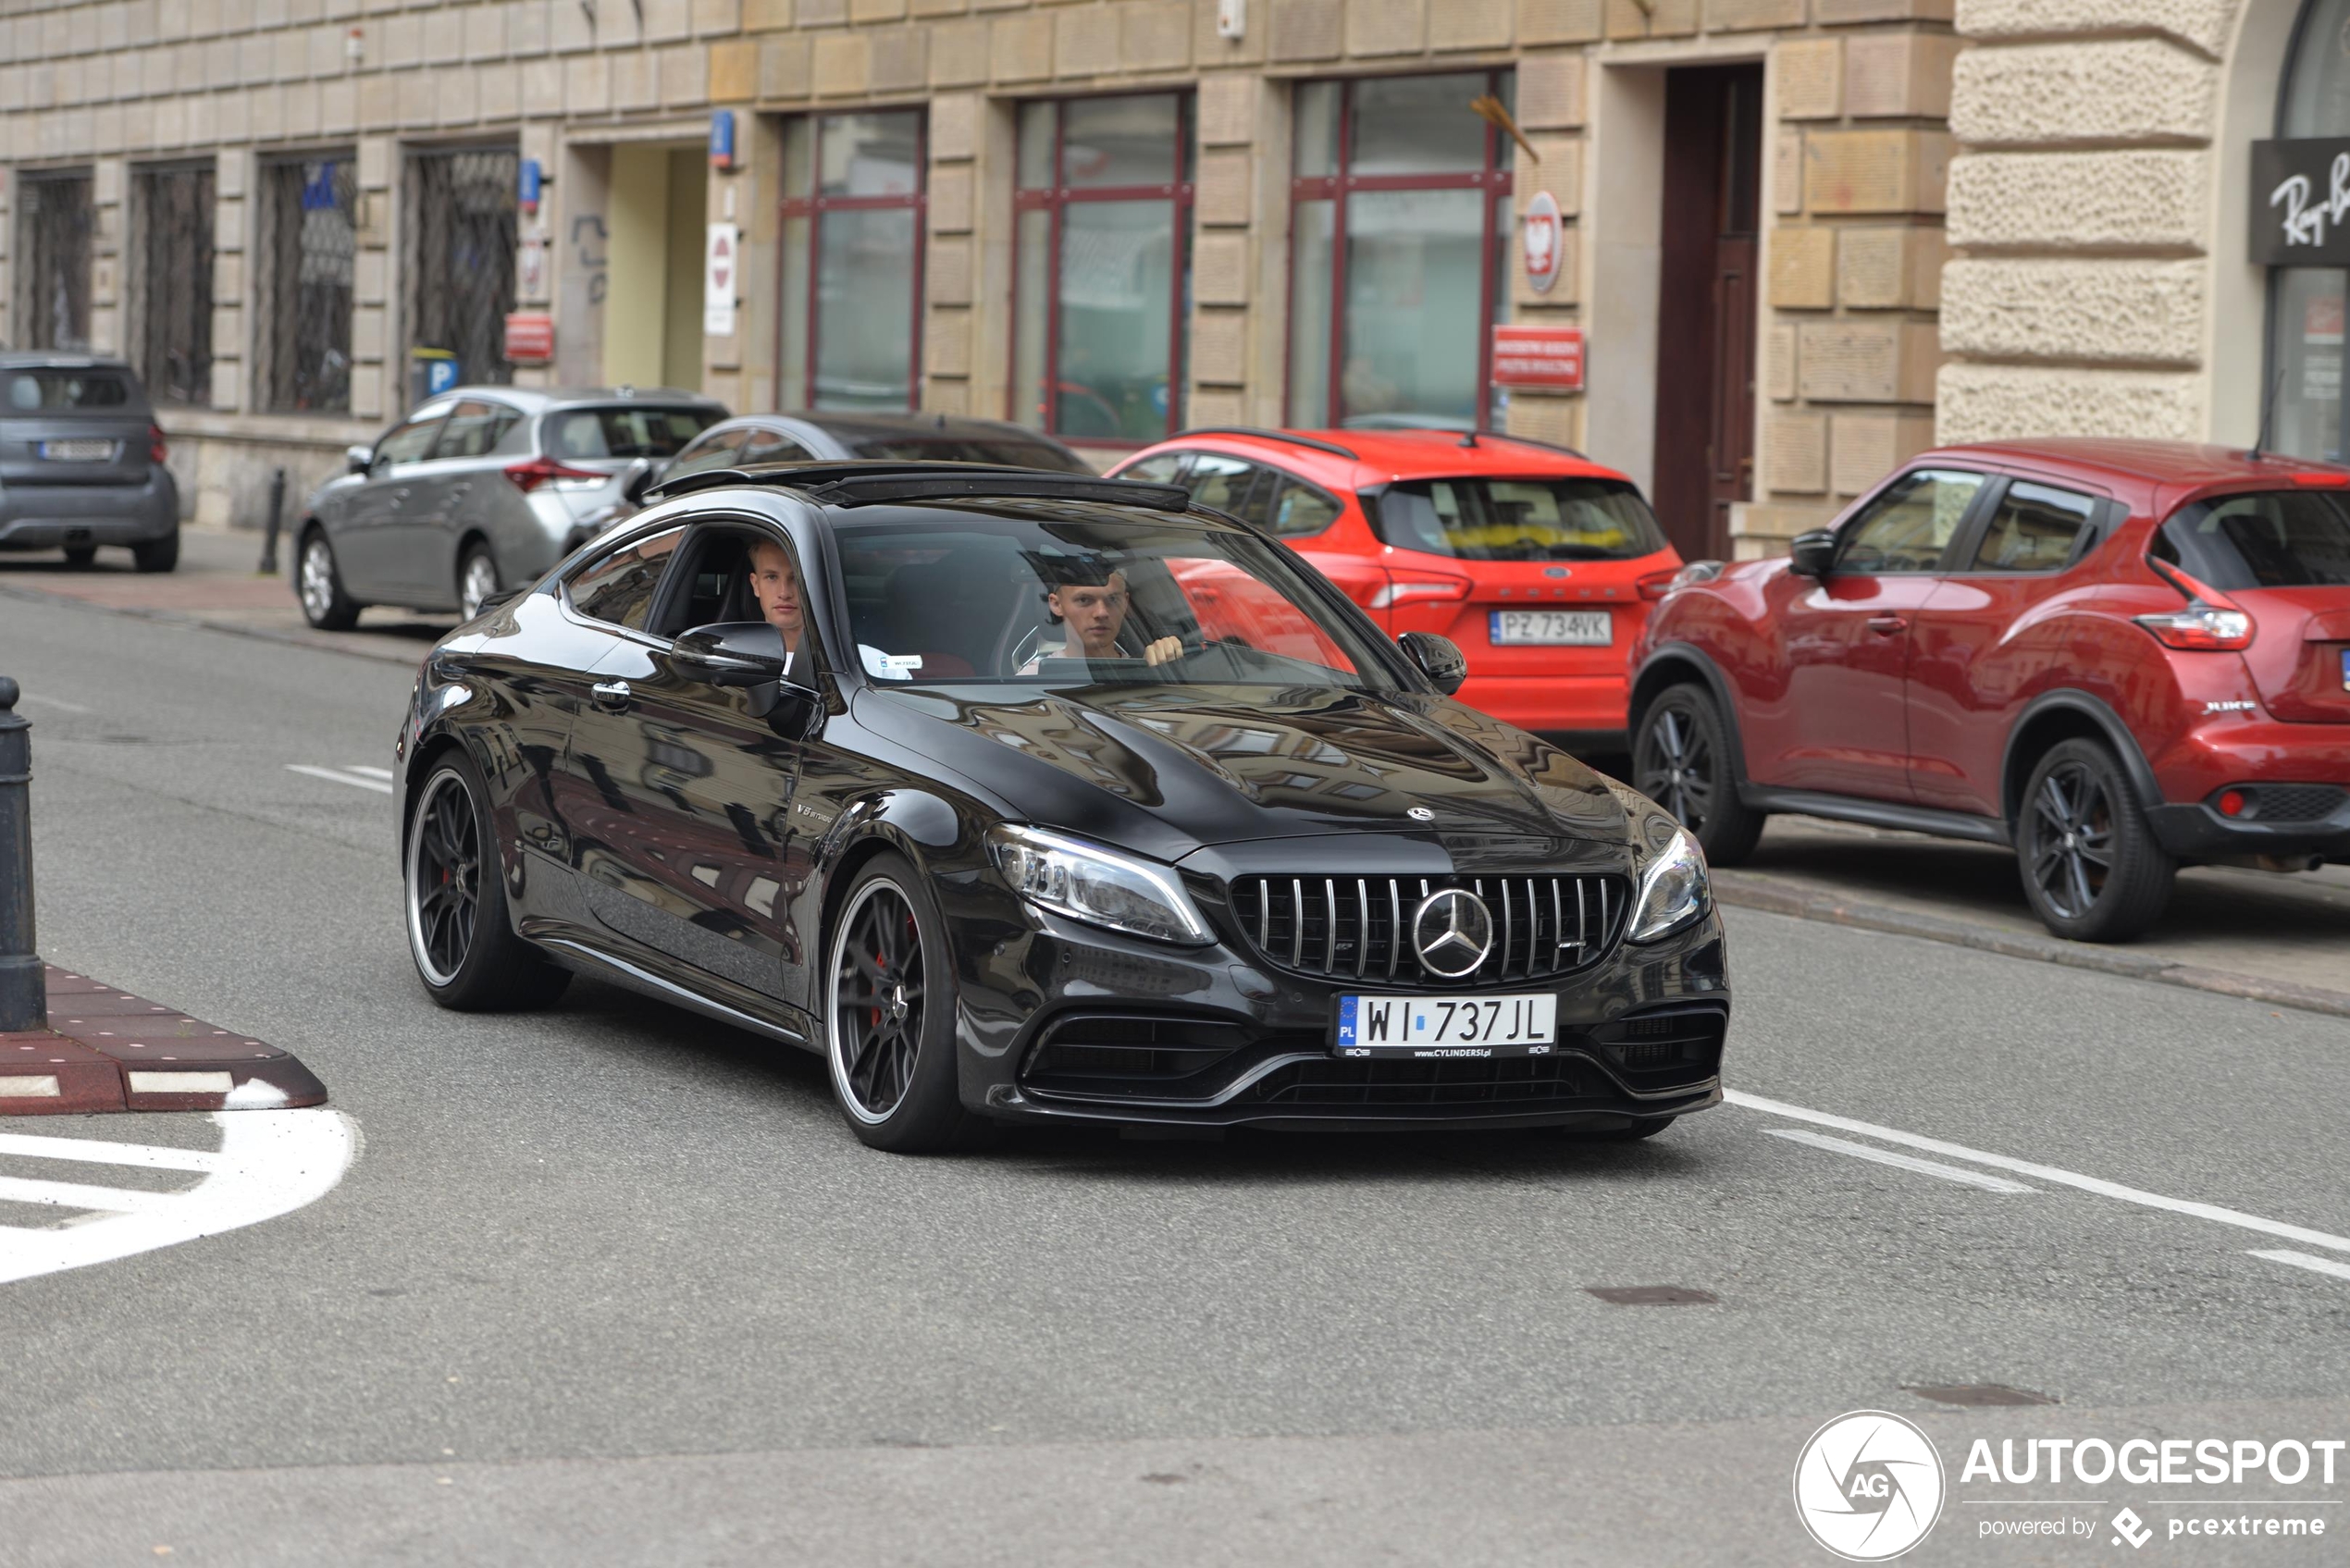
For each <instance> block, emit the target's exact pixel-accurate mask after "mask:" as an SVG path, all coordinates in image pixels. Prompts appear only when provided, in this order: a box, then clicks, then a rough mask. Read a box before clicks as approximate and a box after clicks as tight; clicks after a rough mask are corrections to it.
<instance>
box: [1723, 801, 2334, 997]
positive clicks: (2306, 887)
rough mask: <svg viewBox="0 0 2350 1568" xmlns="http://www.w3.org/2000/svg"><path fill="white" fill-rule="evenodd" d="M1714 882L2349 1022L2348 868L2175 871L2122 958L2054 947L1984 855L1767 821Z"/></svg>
mask: <svg viewBox="0 0 2350 1568" xmlns="http://www.w3.org/2000/svg"><path fill="white" fill-rule="evenodd" d="M1713 881H1714V888H1715V891H1716V892H1717V894H1718V895H1720V897H1721V899H1722V902H1723V903H1725V904H1729V905H1738V906H1743V907H1749V908H1758V909H1769V910H1773V911H1775V912H1777V913H1780V914H1787V915H1800V916H1801V917H1803V918H1804V919H1807V920H1827V921H1831V922H1834V923H1837V924H1840V925H1850V926H1860V927H1865V928H1867V929H1870V930H1874V931H1890V932H1900V933H1903V934H1906V935H1911V936H1923V937H1928V938H1931V939H1933V940H1935V941H1940V942H1952V943H1957V944H1959V945H1963V946H1969V947H1978V948H1984V949H1986V950H1988V951H1992V952H1998V953H2007V954H2010V955H2011V956H2013V957H2027V958H2037V959H2040V960H2042V961H2043V962H2047V963H2057V964H2065V965H2070V966H2072V967H2073V968H2076V969H2098V970H2102V971H2105V972H2107V973H2110V974H2126V975H2133V976H2135V977H2137V978H2139V979H2144V980H2156V981H2162V982H2167V983H2171V984H2176V985H2188V986H2193V987H2195V988H2196V989H2198V990H2206V991H2219V992H2224V993H2226V994H2231V995H2237V996H2248V997H2254V998H2257V999H2259V1000H2262V1001H2269V1002H2276V1003H2282V1004H2284V1005H2287V1006H2296V1007H2304V1008H2308V1009H2310V1010H2313V1011H2317V1012H2325V1013H2335V1014H2339V1015H2341V1016H2343V1017H2345V1018H2350V866H2327V867H2325V868H2324V869H2323V870H2318V871H2314V872H2306V871H2305V872H2296V873H2294V874H2292V875H2279V874H2277V873H2274V872H2269V871H2251V870H2236V869H2234V868H2232V867H2226V866H2198V867H2196V868H2195V869H2193V870H2185V871H2182V872H2180V873H2179V884H2178V890H2177V891H2176V892H2175V893H2173V894H2172V895H2171V907H2170V909H2169V911H2168V912H2167V913H2166V914H2165V915H2164V916H2163V918H2162V920H2161V921H2160V922H2159V923H2158V925H2156V927H2155V928H2154V930H2153V931H2152V932H2149V933H2147V934H2146V936H2145V937H2143V938H2141V939H2140V940H2138V941H2136V942H2134V943H2130V944H2128V945H2121V946H2108V945H2096V944H2091V943H2084V942H2067V941H2065V940H2063V939H2062V938H2060V937H2057V936H2052V935H2050V934H2049V932H2048V930H2047V927H2046V926H2044V925H2042V924H2041V923H2040V921H2039V920H2038V919H2037V918H2036V917H2035V916H2034V915H2033V913H2032V910H2031V907H2029V906H2028V905H2026V904H2025V903H2024V901H2023V891H2022V887H2021V886H2020V885H2019V883H2018V882H2017V871H2016V862H2015V856H2014V855H2013V854H2012V853H2010V851H2008V850H2004V849H1998V848H1995V847H1993V846H1989V845H1980V844H1962V843H1956V842H1953V841H1950V840H1947V839H1937V838H1927V837H1925V836H1923V834H1919V833H1899V832H1894V831H1891V830H1886V829H1877V828H1865V827H1859V826H1854V825H1851V824H1848V823H1843V822H1829V821H1821V820H1819V819H1817V818H1812V817H1774V818H1772V819H1771V821H1770V825H1769V826H1768V827H1767V828H1765V829H1764V830H1763V833H1762V844H1761V845H1760V846H1758V847H1757V848H1756V849H1755V852H1754V855H1753V857H1752V858H1750V859H1749V860H1748V861H1747V862H1746V864H1745V865H1743V866H1740V867H1738V869H1736V870H1717V871H1715V872H1714V873H1713Z"/></svg>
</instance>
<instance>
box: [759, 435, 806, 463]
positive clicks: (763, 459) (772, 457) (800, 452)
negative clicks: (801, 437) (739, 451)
mask: <svg viewBox="0 0 2350 1568" xmlns="http://www.w3.org/2000/svg"><path fill="white" fill-rule="evenodd" d="M742 461H743V462H745V463H812V462H813V461H815V460H814V459H813V458H811V457H810V455H809V452H808V449H807V448H806V447H803V446H801V445H800V444H799V443H798V441H795V440H793V439H792V438H790V437H789V436H786V435H785V434H784V433H783V432H782V431H780V430H753V431H752V432H751V433H750V439H749V440H748V441H745V442H744V443H743V456H742Z"/></svg>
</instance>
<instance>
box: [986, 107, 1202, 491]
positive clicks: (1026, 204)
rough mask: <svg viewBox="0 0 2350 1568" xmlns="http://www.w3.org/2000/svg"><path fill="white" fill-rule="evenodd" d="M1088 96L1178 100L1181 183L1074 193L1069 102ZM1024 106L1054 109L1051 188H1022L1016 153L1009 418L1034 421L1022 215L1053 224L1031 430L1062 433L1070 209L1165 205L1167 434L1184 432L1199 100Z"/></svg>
mask: <svg viewBox="0 0 2350 1568" xmlns="http://www.w3.org/2000/svg"><path fill="white" fill-rule="evenodd" d="M1089 96H1098V97H1116V98H1164V97H1172V98H1173V99H1174V100H1175V179H1173V180H1172V181H1171V182H1169V183H1164V184H1157V185H1088V186H1081V187H1078V188H1076V189H1073V190H1072V189H1071V188H1070V186H1069V185H1068V183H1067V179H1068V169H1067V166H1066V165H1064V164H1063V162H1062V153H1063V150H1064V149H1063V146H1062V139H1063V131H1064V128H1065V126H1066V125H1067V123H1068V121H1067V117H1066V116H1065V115H1064V114H1063V112H1062V111H1063V110H1064V109H1065V108H1066V107H1067V106H1068V105H1070V104H1071V103H1073V102H1078V101H1081V100H1082V99H1084V98H1086V97H1089ZM1023 103H1024V104H1050V105H1053V183H1052V184H1051V185H1050V186H1049V187H1046V188H1044V189H1041V190H1030V189H1023V188H1022V187H1021V186H1020V175H1019V172H1018V171H1019V168H1020V153H1019V148H1018V146H1017V145H1015V146H1014V148H1013V154H1012V167H1013V170H1014V173H1013V177H1012V181H1013V188H1012V214H1013V216H1012V222H1013V226H1014V227H1013V238H1012V331H1011V361H1010V365H1009V370H1010V374H1009V375H1008V377H1007V378H1006V381H1005V385H1004V417H1005V418H1007V419H1008V420H1010V421H1011V422H1012V423H1014V424H1016V425H1026V424H1027V423H1028V422H1027V421H1026V420H1023V419H1021V418H1020V408H1019V402H1018V400H1019V398H1020V238H1019V222H1020V216H1019V215H1020V214H1021V213H1024V212H1048V213H1050V214H1051V215H1052V223H1051V227H1050V228H1049V229H1048V231H1047V234H1046V238H1045V364H1044V370H1043V379H1044V383H1045V384H1044V388H1043V391H1044V399H1045V406H1044V407H1043V408H1042V409H1040V410H1038V411H1037V412H1038V414H1039V416H1040V417H1039V419H1038V421H1037V423H1036V424H1035V425H1033V426H1030V428H1032V429H1035V430H1040V431H1042V432H1044V433H1045V435H1047V436H1058V435H1059V434H1060V430H1059V421H1058V418H1057V417H1056V415H1058V414H1059V412H1060V398H1059V395H1058V393H1059V386H1060V362H1061V220H1062V217H1063V215H1064V214H1066V213H1067V211H1068V210H1069V208H1070V205H1071V204H1076V203H1082V202H1148V201H1162V200H1163V201H1167V202H1170V203H1172V204H1173V209H1172V213H1173V219H1174V229H1175V241H1174V242H1175V250H1174V255H1173V257H1172V265H1171V267H1170V269H1169V270H1170V271H1171V273H1172V275H1173V277H1172V281H1171V283H1170V285H1169V290H1168V315H1169V320H1168V332H1167V430H1166V434H1167V435H1169V436H1172V435H1174V434H1175V433H1176V432H1177V431H1178V430H1180V429H1181V428H1182V417H1181V416H1182V412H1183V404H1184V401H1185V399H1184V396H1183V392H1184V388H1183V376H1184V362H1185V361H1186V360H1187V359H1188V358H1189V357H1190V353H1189V350H1190V348H1191V333H1190V331H1189V327H1190V323H1189V322H1188V321H1186V320H1185V319H1184V318H1185V315H1187V311H1186V308H1185V307H1186V306H1187V305H1188V304H1189V303H1190V295H1191V281H1192V246H1191V241H1192V198H1193V188H1194V181H1195V179H1196V177H1197V174H1198V171H1197V169H1195V168H1194V167H1193V166H1194V164H1195V163H1196V162H1197V158H1196V154H1195V153H1194V147H1193V142H1194V130H1195V128H1194V112H1195V105H1194V99H1193V95H1192V94H1191V93H1189V92H1188V91H1185V90H1182V89H1180V88H1167V89H1162V90H1160V91H1157V92H1150V93H1100V94H1086V93H1068V94H1063V95H1062V96H1059V97H1055V98H1030V99H1026V100H1023ZM1083 439H1084V442H1085V444H1086V445H1087V446H1089V447H1107V448H1118V449H1122V450H1130V451H1140V450H1141V449H1143V448H1144V447H1146V446H1149V445H1150V444H1151V442H1150V441H1133V440H1127V439H1124V438H1106V437H1095V436H1088V437H1085V438H1083Z"/></svg>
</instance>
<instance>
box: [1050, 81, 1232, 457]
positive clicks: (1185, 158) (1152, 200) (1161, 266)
mask: <svg viewBox="0 0 2350 1568" xmlns="http://www.w3.org/2000/svg"><path fill="white" fill-rule="evenodd" d="M1191 118H1192V116H1191V100H1190V99H1189V98H1188V97H1187V96H1185V95H1183V94H1181V93H1143V94H1136V95H1130V96H1123V97H1115V98H1073V99H1064V100H1054V101H1046V102H1041V103H1032V104H1025V105H1021V107H1020V158H1019V162H1020V175H1019V188H1018V192H1017V195H1016V197H1015V202H1014V205H1015V209H1016V213H1017V223H1018V234H1017V243H1016V258H1015V262H1014V278H1013V296H1014V305H1013V321H1012V392H1011V414H1012V417H1013V418H1015V419H1017V420H1019V421H1020V423H1021V424H1023V425H1029V426H1034V427H1036V428H1038V429H1042V430H1048V431H1050V432H1052V433H1053V434H1055V435H1058V436H1060V437H1063V438H1067V439H1070V440H1077V441H1099V442H1106V443H1110V444H1117V443H1121V442H1125V443H1132V442H1143V441H1155V440H1158V439H1161V438H1164V437H1166V436H1169V435H1171V434H1172V433H1173V432H1174V431H1175V430H1176V429H1178V428H1179V427H1180V426H1181V422H1182V404H1183V396H1182V365H1183V354H1184V348H1185V342H1184V322H1185V319H1186V317H1187V316H1188V315H1189V314H1190V308H1191V264H1190V245H1189V233H1190V228H1191V209H1192V185H1191V180H1192V162H1193V158H1192V124H1191Z"/></svg>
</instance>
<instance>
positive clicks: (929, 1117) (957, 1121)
mask: <svg viewBox="0 0 2350 1568" xmlns="http://www.w3.org/2000/svg"><path fill="white" fill-rule="evenodd" d="M831 955H832V961H831V963H830V964H829V965H828V966H827V967H826V969H825V973H826V974H827V975H828V976H829V977H830V979H829V983H830V984H831V986H832V1005H831V1006H830V1007H829V1008H828V1009H827V1010H826V1017H825V1032H826V1035H827V1037H828V1038H827V1039H826V1041H825V1053H824V1054H825V1056H826V1058H827V1059H828V1060H829V1061H830V1063H831V1065H832V1078H833V1092H834V1093H835V1096H837V1097H838V1099H839V1101H840V1108H841V1112H842V1114H843V1115H844V1116H846V1117H847V1119H848V1125H849V1127H850V1128H851V1129H852V1130H854V1131H855V1132H856V1134H857V1136H858V1137H859V1138H860V1139H862V1140H863V1141H864V1142H867V1143H869V1144H871V1145H872V1146H873V1147H874V1148H877V1149H888V1150H893V1151H895V1152H897V1153H899V1154H919V1153H925V1152H929V1151H933V1150H939V1149H948V1148H954V1147H958V1146H959V1145H962V1144H966V1143H969V1142H972V1141H974V1139H975V1137H976V1135H977V1134H978V1133H979V1132H981V1131H982V1130H984V1127H985V1124H984V1123H983V1122H982V1121H980V1120H979V1118H977V1117H972V1116H971V1115H970V1114H969V1113H967V1112H966V1111H965V1110H964V1109H963V1107H962V1102H961V1099H960V1097H959V1094H958V1093H957V1089H956V1070H955V1030H954V1015H955V993H954V983H953V979H952V976H953V972H954V971H953V965H952V964H951V963H950V962H949V961H948V958H947V955H946V932H945V930H944V922H943V921H942V920H941V919H940V917H939V915H938V913H937V910H936V908H935V907H934V906H933V905H932V903H931V901H930V899H929V897H928V895H927V892H926V890H924V889H923V886H922V883H921V877H920V875H919V874H918V873H917V872H916V871H915V870H914V869H913V867H912V866H911V865H909V864H908V862H907V861H906V860H904V859H903V858H900V857H898V856H897V855H881V856H877V857H875V858H873V859H872V861H870V862H869V863H867V865H866V866H865V867H864V869H863V870H860V871H859V872H858V874H857V879H856V881H855V882H853V883H850V884H849V889H848V893H847V897H845V898H844V899H843V900H842V903H841V912H840V915H839V918H838V919H837V920H835V923H834V927H833V938H832V945H831Z"/></svg>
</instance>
